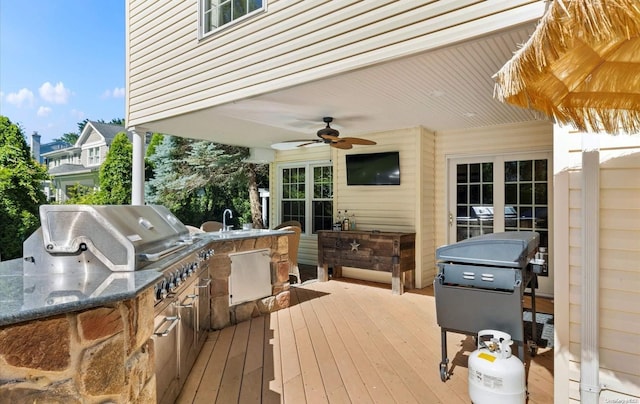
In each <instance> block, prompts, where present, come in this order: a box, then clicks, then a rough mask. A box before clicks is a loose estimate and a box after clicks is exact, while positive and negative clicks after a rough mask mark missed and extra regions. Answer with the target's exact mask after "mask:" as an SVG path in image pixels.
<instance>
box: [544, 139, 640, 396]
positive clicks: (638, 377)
mask: <svg viewBox="0 0 640 404" xmlns="http://www.w3.org/2000/svg"><path fill="white" fill-rule="evenodd" d="M580 139H581V134H580V133H571V132H563V133H559V135H558V136H556V148H555V152H556V153H558V154H559V155H558V156H556V160H562V161H564V163H565V167H557V168H556V173H557V174H556V175H557V176H558V177H562V176H565V177H566V180H565V181H558V185H562V188H560V189H559V190H558V191H559V192H560V196H561V197H563V198H565V199H566V203H567V204H568V211H567V216H568V217H567V220H566V224H565V226H566V227H564V228H558V229H556V232H560V233H561V234H565V235H566V237H561V236H559V235H558V237H557V242H556V248H557V249H563V250H564V251H565V252H566V254H567V256H566V262H567V265H568V274H567V275H566V276H565V279H566V280H565V282H566V285H565V284H564V282H563V283H558V282H557V283H556V284H557V285H558V287H562V288H563V290H562V291H556V292H557V293H562V292H563V291H566V293H567V294H568V299H566V301H564V299H563V301H559V299H556V306H557V308H556V313H557V314H556V317H557V318H558V319H564V321H559V320H557V321H556V323H555V324H556V328H557V335H558V338H557V339H558V342H559V344H558V346H557V347H554V349H557V350H562V351H566V350H567V349H568V352H567V353H566V355H565V360H563V361H556V369H557V371H556V373H555V375H556V379H555V384H556V400H557V401H565V402H568V401H569V400H571V401H573V400H575V401H576V402H577V401H578V400H579V397H580V392H579V391H580V362H581V360H580V354H581V352H580V346H581V342H580V338H581V337H580V328H581V323H582V320H581V313H580V312H581V296H582V292H581V290H582V281H581V277H582V265H581V249H582V236H581V230H582V214H581V209H582V202H581V197H582V196H581V195H582V171H581V144H580ZM599 141H600V162H601V163H600V175H599V176H600V215H599V219H600V223H599V231H600V250H599V255H600V262H599V267H600V270H599V281H598V284H599V286H600V287H599V295H600V303H599V308H600V309H599V315H600V326H599V329H598V333H599V338H600V341H599V343H600V349H599V356H600V384H601V385H603V386H606V389H604V390H603V391H602V392H601V395H600V400H601V401H602V402H607V401H608V402H617V401H616V400H620V401H619V402H627V401H628V400H630V399H636V400H637V399H638V397H640V265H638V262H640V138H638V137H637V136H625V135H619V136H610V135H602V136H599ZM559 303H560V304H559ZM561 314H562V315H561ZM567 340H568V343H567Z"/></svg>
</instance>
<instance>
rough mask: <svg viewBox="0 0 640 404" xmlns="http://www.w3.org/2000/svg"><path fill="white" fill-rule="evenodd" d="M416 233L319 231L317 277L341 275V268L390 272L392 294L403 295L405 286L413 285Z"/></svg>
mask: <svg viewBox="0 0 640 404" xmlns="http://www.w3.org/2000/svg"><path fill="white" fill-rule="evenodd" d="M415 241H416V234H415V233H394V232H373V231H332V230H320V231H319V232H318V280H319V281H327V280H328V279H329V272H328V268H329V267H332V268H333V276H334V277H340V276H342V267H343V266H348V267H355V268H363V269H371V270H374V271H384V272H391V290H392V292H393V294H397V295H399V294H402V293H403V292H404V286H405V284H406V286H407V287H408V288H413V285H414V284H413V276H414V270H415V266H416V261H415Z"/></svg>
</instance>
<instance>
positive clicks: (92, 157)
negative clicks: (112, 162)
mask: <svg viewBox="0 0 640 404" xmlns="http://www.w3.org/2000/svg"><path fill="white" fill-rule="evenodd" d="M88 152H89V158H88V163H89V164H88V165H90V166H94V165H98V164H100V148H99V147H92V148H90V149H89V150H88Z"/></svg>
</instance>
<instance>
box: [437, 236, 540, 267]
mask: <svg viewBox="0 0 640 404" xmlns="http://www.w3.org/2000/svg"><path fill="white" fill-rule="evenodd" d="M539 244H540V235H539V234H538V233H537V232H533V231H509V232H502V233H492V234H485V235H482V236H477V237H472V238H469V239H466V240H462V241H459V242H457V243H455V244H449V245H445V246H442V247H439V248H438V249H437V250H436V260H439V261H449V262H458V263H467V264H476V265H491V266H502V267H509V268H521V269H523V268H525V267H526V266H527V264H528V263H529V260H530V259H531V258H533V256H534V255H535V252H536V250H537V248H538V245H539Z"/></svg>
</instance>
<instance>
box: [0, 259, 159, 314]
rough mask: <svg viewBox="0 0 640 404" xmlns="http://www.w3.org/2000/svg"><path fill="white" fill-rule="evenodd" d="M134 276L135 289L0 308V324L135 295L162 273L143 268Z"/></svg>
mask: <svg viewBox="0 0 640 404" xmlns="http://www.w3.org/2000/svg"><path fill="white" fill-rule="evenodd" d="M131 275H132V276H134V282H135V289H133V290H128V291H126V292H115V293H109V294H108V295H105V296H96V297H87V298H85V299H82V300H79V301H75V302H68V303H60V304H56V305H53V306H40V307H37V308H31V309H20V310H19V311H17V312H10V313H6V312H5V310H4V309H0V326H6V325H13V324H18V323H21V322H25V321H30V320H37V319H41V318H47V317H52V316H56V315H59V314H65V313H71V312H76V311H81V310H85V309H90V308H93V307H98V306H103V305H107V304H110V303H115V302H119V301H123V300H128V299H132V298H134V297H136V296H137V295H139V294H140V293H142V292H143V291H145V290H146V289H147V288H149V287H152V286H153V285H155V283H156V281H158V280H159V279H160V278H161V277H162V273H160V272H158V271H155V270H143V271H137V272H135V273H131ZM6 303H8V302H2V301H0V305H2V306H4V305H5V304H6Z"/></svg>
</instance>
